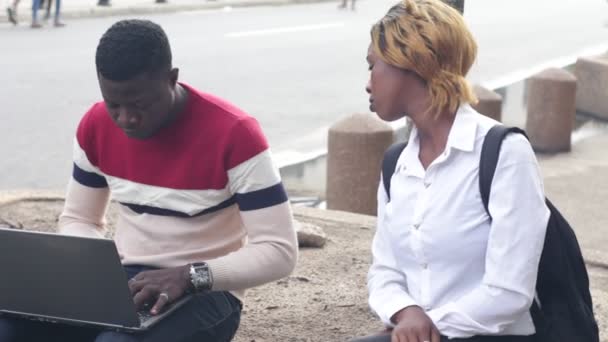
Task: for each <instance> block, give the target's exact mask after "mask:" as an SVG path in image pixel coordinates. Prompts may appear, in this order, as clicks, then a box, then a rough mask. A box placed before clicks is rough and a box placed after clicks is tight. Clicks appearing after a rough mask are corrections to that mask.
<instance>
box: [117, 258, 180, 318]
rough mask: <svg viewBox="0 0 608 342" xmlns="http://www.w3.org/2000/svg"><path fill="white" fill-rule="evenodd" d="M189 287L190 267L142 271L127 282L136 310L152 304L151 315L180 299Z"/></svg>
mask: <svg viewBox="0 0 608 342" xmlns="http://www.w3.org/2000/svg"><path fill="white" fill-rule="evenodd" d="M190 287H191V282H190V266H188V265H186V266H181V267H174V268H166V269H162V270H154V271H144V272H141V273H139V274H137V275H136V276H135V277H134V278H133V279H131V280H130V281H129V289H130V290H131V295H132V296H133V301H134V302H135V306H136V307H137V310H140V309H141V308H142V307H143V306H144V305H145V304H146V303H148V304H149V303H152V302H154V306H153V307H152V309H151V310H150V313H152V314H153V315H156V314H158V313H159V312H161V311H162V309H163V308H164V307H165V305H167V304H169V303H172V302H174V301H176V300H178V299H179V298H181V297H182V296H183V295H184V294H185V293H186V291H187V290H188V289H189V288H190Z"/></svg>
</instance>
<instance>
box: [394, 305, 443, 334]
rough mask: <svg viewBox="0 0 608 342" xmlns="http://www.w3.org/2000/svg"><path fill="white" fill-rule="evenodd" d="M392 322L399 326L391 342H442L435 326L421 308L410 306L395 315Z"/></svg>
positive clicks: (396, 327)
mask: <svg viewBox="0 0 608 342" xmlns="http://www.w3.org/2000/svg"><path fill="white" fill-rule="evenodd" d="M391 320H392V321H393V322H394V323H396V324H397V325H396V326H395V328H394V329H393V333H392V334H391V342H440V335H439V331H438V330H437V328H436V327H435V324H433V321H431V319H430V318H429V316H427V315H426V313H425V312H424V310H422V308H420V307H419V306H408V307H407V308H405V309H403V310H401V311H399V312H397V313H396V314H394V315H393V317H392V318H391Z"/></svg>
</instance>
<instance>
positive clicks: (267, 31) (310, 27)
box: [225, 22, 344, 38]
mask: <svg viewBox="0 0 608 342" xmlns="http://www.w3.org/2000/svg"><path fill="white" fill-rule="evenodd" d="M340 27H344V23H341V22H339V23H327V24H318V25H305V26H291V27H277V28H271V29H264V30H255V31H242V32H232V33H227V34H226V35H225V37H227V38H243V37H252V36H268V35H273V34H281V33H292V32H306V31H318V30H325V29H333V28H340Z"/></svg>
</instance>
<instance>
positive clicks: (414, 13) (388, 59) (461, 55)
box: [371, 0, 477, 115]
mask: <svg viewBox="0 0 608 342" xmlns="http://www.w3.org/2000/svg"><path fill="white" fill-rule="evenodd" d="M371 36H372V48H373V50H374V52H375V53H376V55H378V56H379V58H380V59H382V60H383V61H384V62H385V63H388V64H390V65H392V66H394V67H397V68H400V69H405V70H410V71H413V72H414V73H416V74H417V75H418V76H419V77H421V78H422V79H423V80H424V81H425V82H426V83H427V86H428V89H429V95H430V99H431V104H430V107H429V108H428V111H427V113H435V114H436V115H440V113H441V112H442V111H443V110H445V109H448V110H449V111H450V113H453V112H455V111H456V110H457V108H458V106H459V104H460V103H463V102H468V103H473V104H474V103H477V98H476V97H475V94H474V93H473V90H472V88H471V86H470V84H469V83H468V82H467V80H466V79H465V76H466V74H467V73H468V72H469V69H470V68H471V66H472V65H473V62H474V61H475V57H476V55H477V43H475V40H474V39H473V36H472V35H471V32H469V30H468V28H467V26H466V24H465V22H464V20H463V18H462V16H461V15H460V13H459V12H458V11H457V10H455V9H454V8H452V7H450V6H449V5H447V4H445V3H444V2H442V1H441V0H401V1H400V2H399V3H398V4H397V5H395V6H393V7H392V8H391V9H390V10H389V11H388V13H387V14H386V15H385V16H384V17H383V18H382V19H381V20H380V21H378V22H377V23H376V24H375V25H374V26H373V27H372V30H371Z"/></svg>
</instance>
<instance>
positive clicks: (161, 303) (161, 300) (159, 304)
mask: <svg viewBox="0 0 608 342" xmlns="http://www.w3.org/2000/svg"><path fill="white" fill-rule="evenodd" d="M169 301H170V298H169V295H168V294H167V292H161V293H159V294H158V298H157V299H156V303H155V304H154V307H152V310H150V312H151V313H152V314H153V315H157V314H159V313H160V312H161V311H162V310H163V308H164V307H165V305H167V303H169Z"/></svg>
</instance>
